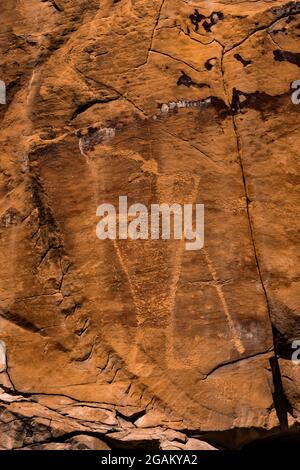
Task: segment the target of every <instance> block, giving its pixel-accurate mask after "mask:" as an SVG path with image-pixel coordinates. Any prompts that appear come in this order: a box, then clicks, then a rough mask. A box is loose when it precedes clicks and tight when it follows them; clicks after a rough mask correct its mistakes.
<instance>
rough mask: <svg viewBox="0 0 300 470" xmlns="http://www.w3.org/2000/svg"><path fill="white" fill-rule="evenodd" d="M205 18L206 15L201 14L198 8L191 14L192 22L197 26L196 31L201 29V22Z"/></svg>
mask: <svg viewBox="0 0 300 470" xmlns="http://www.w3.org/2000/svg"><path fill="white" fill-rule="evenodd" d="M204 19H205V16H204V15H201V13H199V11H198V10H196V9H195V12H194V13H193V14H192V15H190V20H191V22H192V24H193V25H194V26H195V31H198V30H199V23H200V22H201V21H202V20H204Z"/></svg>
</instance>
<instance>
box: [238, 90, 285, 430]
mask: <svg viewBox="0 0 300 470" xmlns="http://www.w3.org/2000/svg"><path fill="white" fill-rule="evenodd" d="M234 101H235V99H234V95H233V96H232V100H231V106H234ZM231 116H232V123H233V129H234V132H235V136H236V142H237V153H238V161H239V164H240V168H241V174H242V180H243V185H244V190H245V198H246V212H247V218H248V224H249V231H250V238H251V242H252V245H253V252H254V258H255V264H256V268H257V272H258V275H259V279H260V283H261V286H262V289H263V293H264V297H265V300H266V305H267V310H268V315H269V319H270V323H271V326H272V336H273V348H274V356H273V357H272V358H271V359H270V367H271V371H272V378H273V386H274V391H273V402H274V407H275V410H276V414H277V417H278V421H279V423H280V428H281V430H282V431H283V430H287V429H288V413H291V411H292V410H291V406H290V404H289V402H288V400H287V398H286V396H285V393H284V389H283V385H282V378H281V372H280V366H279V362H278V357H279V355H278V351H277V346H276V342H275V339H274V325H273V323H272V317H271V306H270V301H269V297H268V293H267V290H266V287H265V284H264V281H263V277H262V272H261V268H260V264H259V259H258V253H257V248H256V244H255V237H254V229H253V223H252V221H251V215H250V208H249V204H250V202H251V200H250V197H249V191H248V187H247V182H246V176H245V170H244V164H243V159H242V150H241V142H240V137H239V133H238V128H237V123H236V117H235V114H234V112H232V113H231Z"/></svg>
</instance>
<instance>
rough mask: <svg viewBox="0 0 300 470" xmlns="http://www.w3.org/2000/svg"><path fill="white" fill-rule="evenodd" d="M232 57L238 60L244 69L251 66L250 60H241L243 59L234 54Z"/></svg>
mask: <svg viewBox="0 0 300 470" xmlns="http://www.w3.org/2000/svg"><path fill="white" fill-rule="evenodd" d="M233 57H234V58H235V59H236V60H238V61H239V62H241V63H242V64H243V66H244V67H247V65H250V64H252V60H246V59H243V57H242V56H241V55H240V54H234V56H233Z"/></svg>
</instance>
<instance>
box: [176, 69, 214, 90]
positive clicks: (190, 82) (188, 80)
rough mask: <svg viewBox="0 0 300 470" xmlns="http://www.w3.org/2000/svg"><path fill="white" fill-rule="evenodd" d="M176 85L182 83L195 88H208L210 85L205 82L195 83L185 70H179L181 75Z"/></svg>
mask: <svg viewBox="0 0 300 470" xmlns="http://www.w3.org/2000/svg"><path fill="white" fill-rule="evenodd" d="M177 85H178V86H180V85H184V86H186V87H188V88H190V87H195V88H204V87H208V88H210V85H207V84H206V83H196V82H194V81H193V80H192V79H191V77H189V76H188V75H187V74H186V73H185V72H183V71H181V76H180V77H179V78H178V80H177Z"/></svg>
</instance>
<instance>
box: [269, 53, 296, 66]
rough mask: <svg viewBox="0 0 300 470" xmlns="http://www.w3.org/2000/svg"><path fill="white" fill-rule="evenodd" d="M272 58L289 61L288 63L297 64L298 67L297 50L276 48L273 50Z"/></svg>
mask: <svg viewBox="0 0 300 470" xmlns="http://www.w3.org/2000/svg"><path fill="white" fill-rule="evenodd" d="M273 54H274V59H275V60H276V61H278V62H290V64H294V65H297V67H300V53H299V52H289V51H282V50H281V49H276V50H275V51H273Z"/></svg>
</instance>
